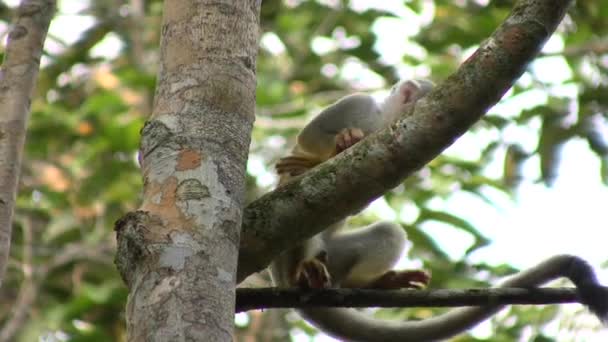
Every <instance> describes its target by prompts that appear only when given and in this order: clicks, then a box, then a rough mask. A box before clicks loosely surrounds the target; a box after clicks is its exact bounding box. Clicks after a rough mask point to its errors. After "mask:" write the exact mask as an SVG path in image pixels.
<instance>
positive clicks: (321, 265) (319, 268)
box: [296, 253, 331, 289]
mask: <svg viewBox="0 0 608 342" xmlns="http://www.w3.org/2000/svg"><path fill="white" fill-rule="evenodd" d="M326 258H327V257H326V254H325V253H322V254H320V255H319V256H317V257H315V258H312V259H308V260H304V261H302V262H300V264H299V265H298V269H297V271H296V284H297V285H298V286H299V287H301V288H305V289H326V288H329V287H331V276H330V275H329V272H328V271H327V267H326V266H325V260H326Z"/></svg>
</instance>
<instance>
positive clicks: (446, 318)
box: [299, 255, 608, 342]
mask: <svg viewBox="0 0 608 342" xmlns="http://www.w3.org/2000/svg"><path fill="white" fill-rule="evenodd" d="M560 277H566V278H568V279H570V280H571V281H572V282H573V283H574V285H576V287H577V289H578V291H579V296H580V298H581V301H582V302H583V303H584V304H585V305H586V306H588V307H589V309H590V310H591V311H592V312H593V313H594V314H596V315H597V316H598V317H599V318H600V320H602V321H603V322H606V321H607V320H608V291H607V290H606V289H598V288H597V285H598V281H597V278H596V276H595V273H594V271H593V269H592V268H591V266H590V265H589V264H588V263H587V262H586V261H585V260H583V259H581V258H579V257H576V256H571V255H558V256H554V257H551V258H549V259H547V260H545V261H543V262H541V263H540V264H538V265H536V266H534V267H532V268H530V269H528V270H525V271H522V272H520V273H518V274H516V275H514V276H512V277H510V278H509V279H507V280H506V281H505V282H503V283H502V284H501V285H500V287H523V288H527V287H536V286H539V285H542V284H544V283H546V282H548V281H551V280H553V279H556V278H560ZM502 307H503V306H502V305H491V306H482V307H473V308H461V309H454V310H452V311H449V312H447V313H445V314H442V315H439V316H437V317H433V318H429V319H425V320H422V321H406V322H399V321H397V322H396V321H383V320H378V319H374V318H371V317H369V316H367V315H365V314H363V313H360V312H358V311H356V310H353V309H336V308H330V309H303V310H299V312H300V314H301V315H302V316H303V317H304V318H305V319H306V320H308V321H310V322H311V323H312V324H313V325H315V326H316V327H318V328H319V329H320V330H322V331H324V332H325V333H327V334H328V335H331V336H334V337H336V338H339V339H342V340H347V341H357V342H374V341H378V342H393V341H394V342H408V341H412V342H414V341H415V342H426V341H437V340H442V339H446V338H449V337H451V336H454V335H457V334H459V333H462V332H464V331H466V330H468V329H470V328H472V327H473V326H475V325H476V324H478V323H479V322H481V321H483V320H485V319H487V318H489V317H490V316H492V315H493V314H495V313H496V312H497V311H499V310H500V309H502Z"/></svg>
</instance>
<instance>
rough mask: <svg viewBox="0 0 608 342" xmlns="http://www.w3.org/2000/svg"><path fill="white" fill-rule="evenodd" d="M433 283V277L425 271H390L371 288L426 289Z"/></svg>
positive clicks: (374, 282)
mask: <svg viewBox="0 0 608 342" xmlns="http://www.w3.org/2000/svg"><path fill="white" fill-rule="evenodd" d="M430 281H431V275H430V274H429V273H427V272H426V271H423V270H410V271H393V270H391V271H388V272H386V273H384V274H383V275H381V276H380V277H379V278H378V279H376V280H374V281H373V282H372V283H371V284H370V285H369V288H373V289H384V290H395V289H404V288H415V289H421V288H425V287H426V286H427V285H428V284H429V282H430Z"/></svg>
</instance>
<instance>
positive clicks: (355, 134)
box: [335, 128, 365, 154]
mask: <svg viewBox="0 0 608 342" xmlns="http://www.w3.org/2000/svg"><path fill="white" fill-rule="evenodd" d="M364 137H365V133H363V131H362V130H361V129H359V128H345V129H343V130H341V131H340V133H338V134H336V137H335V140H336V154H338V153H340V152H342V151H344V150H346V149H347V148H349V147H351V146H353V145H354V144H356V143H358V142H359V141H361V140H363V138H364Z"/></svg>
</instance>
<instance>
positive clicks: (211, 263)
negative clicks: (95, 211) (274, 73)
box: [116, 0, 260, 341]
mask: <svg viewBox="0 0 608 342" xmlns="http://www.w3.org/2000/svg"><path fill="white" fill-rule="evenodd" d="M259 11H260V1H244V0H239V1H208V0H205V1H200V0H199V1H194V0H182V1H166V2H165V6H164V11H163V26H162V34H161V35H162V37H161V65H160V70H159V76H158V84H157V89H156V94H155V99H154V109H153V113H152V116H151V118H150V120H149V121H148V122H147V123H146V125H145V127H144V128H143V130H142V143H141V149H140V161H141V164H142V174H143V177H144V193H143V203H142V205H141V207H140V210H138V211H137V212H133V213H129V214H127V215H126V216H125V217H123V218H122V219H121V220H119V221H118V222H117V224H116V229H117V238H118V243H119V246H118V251H117V256H116V263H117V265H118V267H119V270H120V272H121V274H122V276H123V279H124V280H125V282H126V283H127V285H128V287H129V291H130V293H129V299H128V303H127V329H128V335H129V337H128V340H129V341H185V340H188V341H231V340H232V331H233V324H234V323H233V313H234V300H235V298H234V288H235V283H236V276H235V274H236V266H237V253H238V247H239V230H240V226H241V216H242V210H243V199H244V194H245V167H246V161H247V153H248V150H249V141H250V135H251V128H252V124H253V119H254V108H255V85H256V79H255V76H256V75H255V63H256V57H257V47H258V30H259V28H258V22H259Z"/></svg>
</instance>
